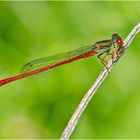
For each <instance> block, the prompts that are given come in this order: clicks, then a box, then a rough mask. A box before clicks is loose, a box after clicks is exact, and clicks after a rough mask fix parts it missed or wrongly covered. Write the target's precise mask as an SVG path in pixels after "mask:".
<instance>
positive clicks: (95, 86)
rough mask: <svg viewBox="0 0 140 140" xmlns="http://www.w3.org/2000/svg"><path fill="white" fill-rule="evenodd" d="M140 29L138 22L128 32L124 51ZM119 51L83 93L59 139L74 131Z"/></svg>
mask: <svg viewBox="0 0 140 140" xmlns="http://www.w3.org/2000/svg"><path fill="white" fill-rule="evenodd" d="M139 31H140V23H138V24H137V25H136V26H135V27H134V28H133V30H132V31H131V32H130V33H129V35H128V36H127V38H126V39H125V40H124V44H123V48H124V51H125V50H126V49H127V48H128V47H129V45H130V43H131V42H132V41H133V39H134V38H135V36H136V34H137V33H138V32H139ZM123 54H124V53H122V52H121V51H120V52H119V56H116V58H115V60H116V61H112V59H111V60H110V61H109V62H108V64H107V65H106V67H107V68H108V69H106V68H104V69H103V71H101V73H100V74H99V76H98V77H97V79H96V81H95V82H94V83H93V85H92V86H91V88H90V89H89V90H88V92H87V93H86V94H85V96H84V97H83V98H82V100H81V102H80V104H79V105H78V107H77V108H76V110H75V112H74V113H73V115H72V117H71V118H70V120H69V122H68V124H67V126H66V127H65V129H64V131H63V133H62V135H61V137H60V139H61V140H67V139H69V137H70V136H71V134H72V132H73V131H74V128H75V126H76V124H77V122H78V120H79V119H80V117H81V115H82V113H83V112H84V110H85V108H86V107H87V105H88V103H89V101H90V100H91V99H92V97H93V95H94V94H95V93H96V91H97V89H98V88H99V86H100V85H101V84H102V83H103V81H104V80H105V78H106V77H107V76H108V74H109V73H110V71H111V70H112V68H113V67H114V65H115V64H116V63H117V61H118V60H119V59H120V57H121V56H122V55H123Z"/></svg>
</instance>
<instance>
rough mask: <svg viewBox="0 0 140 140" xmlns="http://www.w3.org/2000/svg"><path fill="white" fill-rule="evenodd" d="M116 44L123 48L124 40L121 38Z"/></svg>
mask: <svg viewBox="0 0 140 140" xmlns="http://www.w3.org/2000/svg"><path fill="white" fill-rule="evenodd" d="M116 43H117V45H118V46H123V40H122V39H121V38H119V39H116Z"/></svg>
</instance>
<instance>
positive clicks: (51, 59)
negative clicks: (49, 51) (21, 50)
mask: <svg viewBox="0 0 140 140" xmlns="http://www.w3.org/2000/svg"><path fill="white" fill-rule="evenodd" d="M93 50H94V46H93V45H90V46H86V47H82V48H79V49H75V50H72V51H69V52H65V53H60V54H56V55H52V56H48V57H43V58H40V59H36V60H34V61H31V62H29V63H27V64H25V65H24V66H23V67H22V69H21V73H26V72H30V71H33V70H36V69H39V68H42V67H45V66H48V65H52V64H55V63H57V62H61V61H64V60H66V59H69V58H72V57H75V56H78V55H81V54H84V53H87V52H90V51H93Z"/></svg>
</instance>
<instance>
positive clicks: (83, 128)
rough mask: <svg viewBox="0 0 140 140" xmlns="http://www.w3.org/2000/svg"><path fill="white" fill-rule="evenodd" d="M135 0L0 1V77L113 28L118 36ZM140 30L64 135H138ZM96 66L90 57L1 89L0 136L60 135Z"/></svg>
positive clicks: (130, 20) (135, 16) (127, 26)
mask: <svg viewBox="0 0 140 140" xmlns="http://www.w3.org/2000/svg"><path fill="white" fill-rule="evenodd" d="M139 7H140V2H80V1H79V2H0V77H1V79H3V78H6V77H9V76H12V75H16V74H19V72H20V69H21V67H22V65H24V64H25V63H27V62H28V61H31V60H34V59H37V58H41V57H44V56H48V55H52V54H56V53H60V52H65V51H69V50H72V49H76V48H79V47H83V46H85V45H88V44H92V43H94V42H96V41H98V40H102V39H110V38H111V35H112V33H119V34H120V35H121V36H122V37H123V38H125V37H126V36H127V35H128V33H129V32H130V31H131V29H132V28H133V27H134V26H135V25H136V24H137V23H138V22H139V20H140V8H139ZM139 39H140V35H137V37H136V38H135V39H134V41H133V43H132V44H131V47H130V48H129V49H128V50H127V51H126V53H125V55H124V56H123V57H122V59H121V60H120V61H119V62H118V63H117V65H116V66H115V69H114V70H113V71H112V72H111V73H110V75H109V76H108V77H107V79H106V80H105V82H104V83H103V85H102V86H101V87H100V88H99V90H98V91H97V93H96V95H95V96H94V97H93V99H92V101H91V102H90V103H89V105H88V107H87V109H86V110H85V112H84V114H83V115H82V117H81V118H80V121H79V123H78V125H77V127H76V129H75V131H74V133H73V134H72V136H71V138H94V139H97V138H140V84H139V83H140V55H139V54H140V45H139V44H140V40H139ZM102 69H103V66H102V64H101V63H100V62H99V60H98V59H97V58H96V57H91V58H87V59H83V60H79V61H76V62H73V63H70V64H67V65H65V66H61V67H59V68H57V69H56V70H54V72H52V73H48V74H47V73H46V74H45V75H43V76H42V77H43V78H42V77H40V78H33V79H30V78H25V79H22V80H19V81H15V82H13V83H10V84H7V85H5V86H3V87H1V88H0V138H46V139H47V138H49V139H51V138H59V137H60V135H61V133H62V131H63V129H64V127H65V126H66V124H67V122H68V120H69V118H70V117H71V115H72V113H73V112H74V110H75V108H76V107H77V105H78V104H79V102H80V100H81V99H82V97H83V96H84V94H85V93H86V92H87V90H88V89H89V88H90V86H91V84H92V83H93V81H94V80H95V79H96V77H97V76H98V74H99V73H100V72H101V70H102Z"/></svg>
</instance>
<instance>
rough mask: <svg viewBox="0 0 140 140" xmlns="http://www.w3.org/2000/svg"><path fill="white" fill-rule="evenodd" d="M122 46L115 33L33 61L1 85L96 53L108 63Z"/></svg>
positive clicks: (104, 62)
mask: <svg viewBox="0 0 140 140" xmlns="http://www.w3.org/2000/svg"><path fill="white" fill-rule="evenodd" d="M122 46H123V40H122V38H121V37H120V36H119V35H118V34H113V35H112V38H111V39H109V40H102V41H98V42H96V43H95V44H93V45H89V46H86V47H82V48H79V49H76V50H72V51H69V52H66V53H60V54H56V55H53V56H49V57H44V58H41V59H37V60H34V61H31V62H29V63H27V64H25V65H24V66H23V68H22V74H19V75H16V76H12V77H9V78H5V79H2V80H0V86H2V85H5V84H7V83H9V82H13V81H15V80H18V79H22V78H24V77H28V76H31V75H35V74H38V73H40V72H43V71H47V70H50V69H53V68H55V67H58V66H60V65H63V64H66V63H70V62H73V61H75V60H78V59H81V58H87V57H90V56H94V55H96V54H98V58H99V59H100V60H101V62H102V63H103V64H104V65H106V63H107V61H106V60H105V58H106V56H107V55H110V54H111V55H112V56H113V54H114V53H115V50H118V49H119V48H121V47H122ZM116 48H117V49H116Z"/></svg>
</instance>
